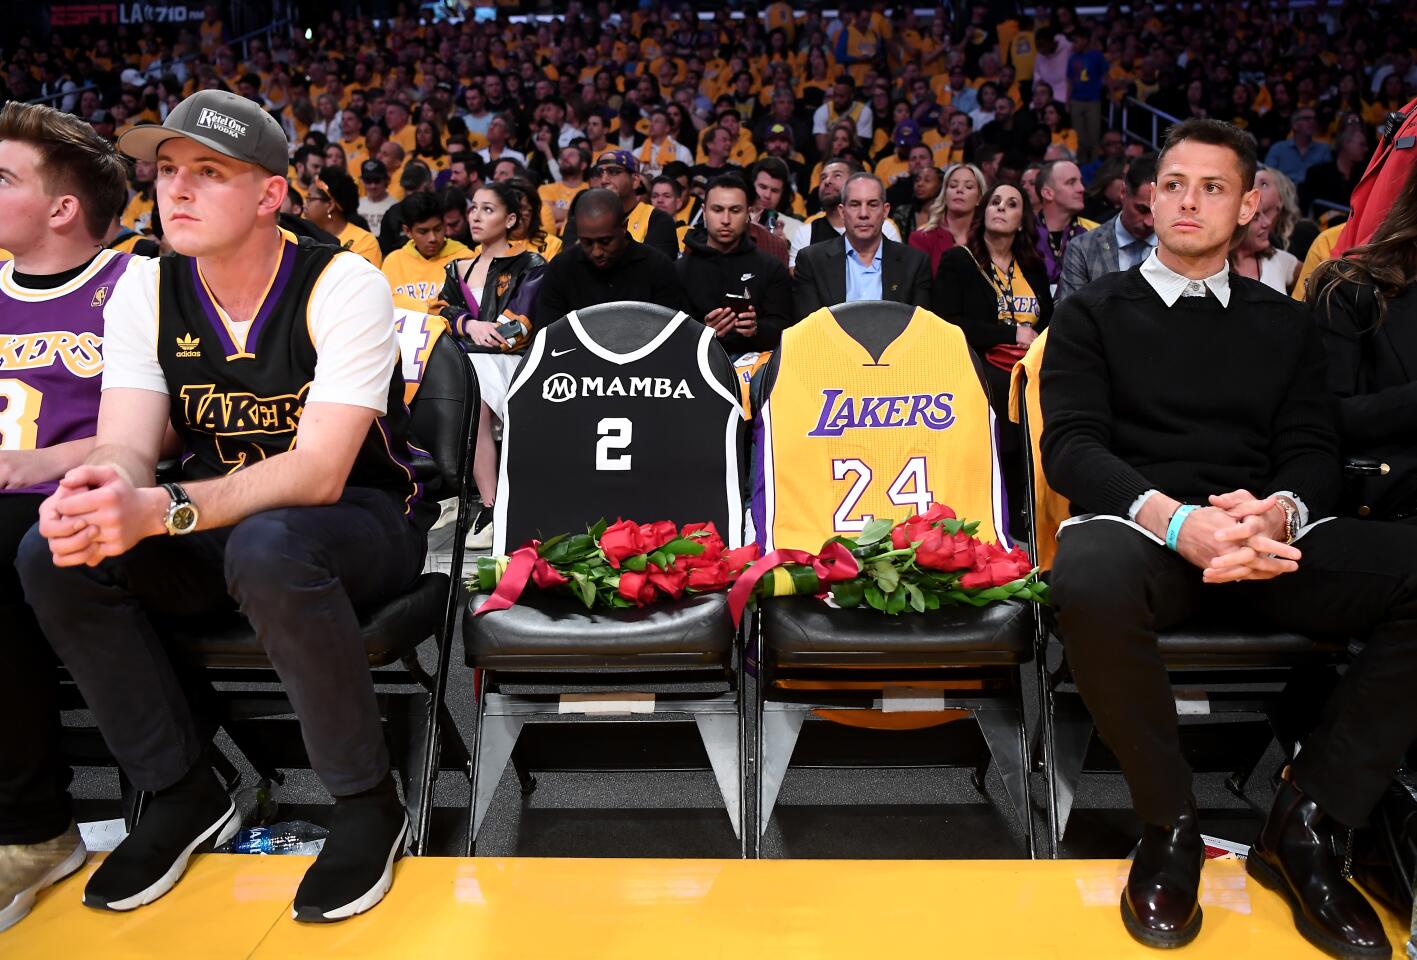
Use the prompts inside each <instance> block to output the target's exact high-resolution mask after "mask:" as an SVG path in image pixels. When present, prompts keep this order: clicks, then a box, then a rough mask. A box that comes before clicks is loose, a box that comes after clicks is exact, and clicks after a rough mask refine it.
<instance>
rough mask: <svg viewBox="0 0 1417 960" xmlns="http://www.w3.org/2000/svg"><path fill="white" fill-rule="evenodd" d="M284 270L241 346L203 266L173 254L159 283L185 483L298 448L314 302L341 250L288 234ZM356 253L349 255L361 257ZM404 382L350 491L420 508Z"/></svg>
mask: <svg viewBox="0 0 1417 960" xmlns="http://www.w3.org/2000/svg"><path fill="white" fill-rule="evenodd" d="M283 236H284V237H285V243H284V245H283V246H282V249H281V258H280V264H279V265H278V266H277V268H276V271H275V275H274V276H273V277H272V278H271V280H270V285H269V287H268V289H267V290H266V295H265V298H264V299H263V300H262V302H261V306H260V308H259V310H258V311H257V313H256V316H255V318H254V319H253V320H252V322H251V326H250V329H249V330H248V331H247V335H246V342H245V344H244V345H238V343H237V341H236V339H235V337H234V336H233V333H232V330H231V328H230V327H229V326H228V324H227V322H226V319H225V317H224V315H223V314H222V312H221V311H220V310H219V309H218V308H217V305H216V302H215V301H214V300H213V299H212V296H211V293H210V292H209V291H208V289H207V286H206V283H205V281H203V279H202V276H201V272H200V271H199V270H198V269H197V261H196V260H195V259H193V258H191V257H183V256H179V255H177V254H169V255H167V256H165V257H163V258H162V264H161V267H160V269H159V274H158V311H157V314H158V324H157V332H158V344H157V351H158V361H159V363H160V364H161V365H162V372H163V376H165V377H166V378H167V386H168V393H169V396H170V399H171V411H172V425H173V427H174V428H175V429H176V430H177V432H178V434H180V435H181V437H182V440H183V443H184V445H185V451H184V453H183V458H182V475H183V476H184V477H185V478H187V479H193V480H196V479H202V478H206V477H218V476H223V475H225V474H229V473H233V472H235V471H237V470H240V469H241V468H243V467H248V466H250V465H252V464H253V463H258V462H260V461H262V460H266V459H268V458H270V457H273V456H275V455H277V454H280V453H284V452H286V451H287V450H290V449H291V448H292V447H294V446H295V434H296V429H297V428H298V427H299V425H300V416H301V414H302V413H303V412H304V409H305V398H306V395H307V393H308V392H309V390H310V384H311V382H312V381H313V380H314V379H315V361H316V353H315V344H314V342H313V340H312V339H311V335H310V327H309V323H308V317H307V314H308V311H309V307H310V296H311V294H312V293H313V291H314V289H315V284H316V283H317V282H318V281H319V279H320V276H321V274H322V273H323V272H324V270H325V268H326V267H327V266H329V264H330V261H331V260H333V259H334V257H335V256H336V255H339V253H340V252H339V251H338V250H337V249H336V248H334V247H328V246H322V245H319V244H315V243H312V242H310V241H308V240H300V241H296V240H295V239H294V237H293V236H292V235H290V234H284V233H283ZM354 255H355V254H348V253H346V254H344V256H354ZM403 394H404V387H403V377H402V375H401V373H400V371H399V370H398V369H395V370H394V371H393V373H392V374H391V375H390V378H389V401H388V413H387V414H385V415H384V416H382V417H380V418H378V419H376V420H375V421H374V424H373V425H372V426H371V427H370V428H369V434H368V436H367V437H365V439H364V445H363V446H362V447H361V448H360V450H359V454H358V456H357V457H356V458H355V462H354V466H353V467H352V469H351V470H350V474H349V479H348V481H347V485H348V486H353V487H376V488H382V489H386V490H389V491H390V492H392V493H395V494H396V495H398V496H400V497H403V498H404V499H405V503H406V506H407V507H408V508H411V507H412V504H413V501H414V500H415V499H416V498H417V496H418V494H419V492H420V485H419V484H418V483H417V482H416V480H415V478H414V475H413V470H412V468H411V467H410V465H409V464H410V462H411V457H410V451H409V448H408V419H409V418H408V408H407V407H406V406H405V405H404V396H403Z"/></svg>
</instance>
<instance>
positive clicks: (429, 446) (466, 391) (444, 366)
mask: <svg viewBox="0 0 1417 960" xmlns="http://www.w3.org/2000/svg"><path fill="white" fill-rule="evenodd" d="M480 401H481V397H480V395H479V393H478V389H477V382H476V378H475V377H474V376H473V374H472V364H471V363H469V362H468V359H467V354H465V353H464V352H463V349H462V347H461V346H459V345H458V342H457V339H456V338H454V337H453V336H452V335H451V334H444V335H442V336H441V337H439V338H438V340H437V342H436V343H434V344H433V349H432V350H431V351H430V352H429V354H428V363H427V365H426V366H425V368H424V371H423V379H422V381H421V382H420V383H419V386H418V392H417V393H415V394H414V395H413V401H412V402H411V403H410V404H409V413H410V415H411V420H410V432H411V433H412V434H413V443H414V446H416V447H418V448H419V450H417V451H415V453H414V457H415V461H414V465H413V467H414V473H415V475H417V477H418V479H419V480H420V481H421V482H422V483H423V484H424V491H425V494H424V498H425V500H429V501H436V500H446V499H449V498H451V497H455V496H457V495H458V493H459V491H461V489H462V484H463V478H464V477H466V476H467V475H468V470H469V461H470V456H469V448H470V446H471V444H470V440H469V438H470V436H471V430H470V425H471V422H472V418H473V417H475V416H476V415H477V406H478V403H479V402H480ZM421 454H427V456H426V457H424V456H421Z"/></svg>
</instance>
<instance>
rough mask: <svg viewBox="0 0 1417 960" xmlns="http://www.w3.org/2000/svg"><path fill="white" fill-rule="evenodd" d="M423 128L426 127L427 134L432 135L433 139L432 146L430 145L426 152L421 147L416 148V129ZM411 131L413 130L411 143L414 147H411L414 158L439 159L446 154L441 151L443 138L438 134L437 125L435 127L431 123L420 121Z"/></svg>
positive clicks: (434, 124)
mask: <svg viewBox="0 0 1417 960" xmlns="http://www.w3.org/2000/svg"><path fill="white" fill-rule="evenodd" d="M423 126H426V127H427V128H428V132H429V133H430V134H431V135H432V137H433V143H432V145H431V146H430V147H428V149H427V151H425V150H424V149H423V148H422V147H420V146H418V136H417V131H418V128H419V127H423ZM413 129H414V141H413V142H414V147H413V155H414V156H416V157H441V156H442V155H443V154H444V153H445V152H446V151H444V150H443V137H442V135H441V134H439V133H438V125H437V124H436V123H433V122H432V121H429V120H420V121H418V123H416V124H414V127H413Z"/></svg>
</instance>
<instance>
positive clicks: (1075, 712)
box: [1052, 694, 1093, 843]
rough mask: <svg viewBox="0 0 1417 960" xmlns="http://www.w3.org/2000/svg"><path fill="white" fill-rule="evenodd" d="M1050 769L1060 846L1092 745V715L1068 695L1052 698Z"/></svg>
mask: <svg viewBox="0 0 1417 960" xmlns="http://www.w3.org/2000/svg"><path fill="white" fill-rule="evenodd" d="M1052 713H1053V770H1054V776H1055V778H1056V779H1055V781H1054V785H1053V786H1054V797H1055V800H1056V804H1057V806H1056V808H1055V810H1056V812H1055V816H1056V817H1057V821H1058V842H1059V843H1062V840H1063V836H1064V834H1065V833H1066V832H1067V829H1068V817H1069V816H1070V815H1071V814H1072V810H1073V798H1074V797H1075V796H1076V795H1077V787H1078V781H1079V780H1080V779H1082V767H1083V762H1084V761H1085V760H1086V759H1087V747H1088V744H1090V743H1091V742H1092V731H1093V726H1092V716H1091V715H1090V714H1089V713H1088V712H1087V708H1086V707H1084V706H1083V705H1082V700H1081V698H1080V697H1077V696H1075V695H1072V694H1067V695H1064V696H1063V697H1062V698H1058V697H1057V695H1056V694H1055V695H1054V698H1053V711H1052Z"/></svg>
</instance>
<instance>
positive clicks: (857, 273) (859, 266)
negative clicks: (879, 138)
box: [792, 173, 930, 320]
mask: <svg viewBox="0 0 1417 960" xmlns="http://www.w3.org/2000/svg"><path fill="white" fill-rule="evenodd" d="M841 206H842V214H843V217H844V219H845V221H846V234H845V236H844V237H843V238H842V239H837V238H835V237H832V238H829V239H827V240H823V241H822V242H820V243H814V244H812V245H811V246H810V247H807V248H806V249H805V250H803V251H802V252H801V253H800V254H799V255H798V256H797V273H796V276H795V278H794V280H793V285H792V299H793V304H794V306H795V308H796V313H797V319H799V320H800V319H801V318H803V317H805V316H807V315H808V314H810V313H812V312H813V311H815V310H819V309H821V308H822V307H831V306H835V305H836V304H838V303H851V302H854V301H857V300H893V301H895V302H897V303H913V304H914V305H915V306H917V307H923V306H926V305H928V304H929V302H930V258H929V257H927V256H926V255H925V254H924V253H922V252H920V251H919V250H916V249H915V248H914V247H909V246H906V245H905V244H903V243H895V242H893V241H891V240H887V239H886V238H885V237H884V236H883V235H882V233H881V230H882V227H883V226H884V224H885V222H886V218H887V217H888V216H890V212H891V207H890V204H889V203H887V202H886V187H885V184H883V183H881V181H880V180H879V179H878V178H876V177H874V176H872V175H871V174H869V173H853V174H852V175H851V176H850V177H849V178H848V179H847V181H846V186H845V187H843V188H842V204H841Z"/></svg>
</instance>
